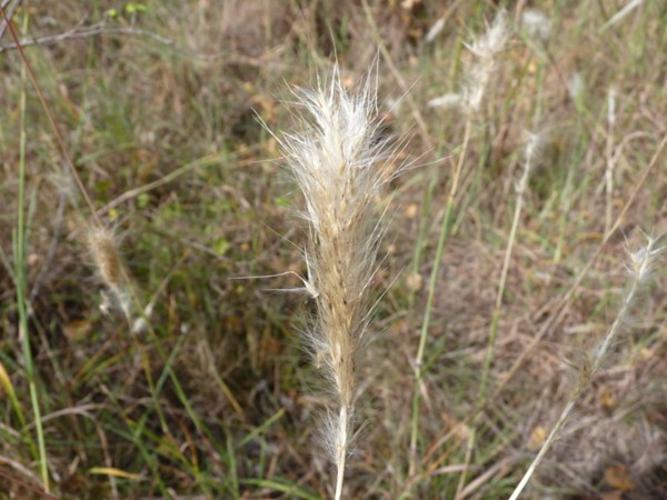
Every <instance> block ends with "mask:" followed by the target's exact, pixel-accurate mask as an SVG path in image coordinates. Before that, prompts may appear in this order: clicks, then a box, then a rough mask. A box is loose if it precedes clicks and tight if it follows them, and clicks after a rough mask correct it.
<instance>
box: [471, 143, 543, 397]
mask: <svg viewBox="0 0 667 500" xmlns="http://www.w3.org/2000/svg"><path fill="white" fill-rule="evenodd" d="M538 141H539V138H538V136H535V135H533V134H531V135H530V136H529V138H528V142H527V144H526V146H525V148H526V149H525V160H524V166H523V173H522V175H521V179H520V180H519V183H518V185H517V190H516V204H515V206H514V216H513V217H512V228H511V229H510V234H509V238H508V239H507V246H506V247H505V257H504V258H503V267H502V270H501V272H500V279H499V281H498V291H497V293H496V302H495V305H494V307H493V315H492V317H491V323H490V325H489V340H488V345H487V348H486V354H485V356H484V365H483V367H482V376H481V382H480V387H479V395H478V404H481V402H482V401H483V400H484V397H485V395H486V385H487V382H488V377H489V370H490V369H491V363H492V361H493V352H494V349H495V344H496V337H497V335H498V322H499V321H500V313H501V310H502V304H503V298H504V296H505V286H506V284H507V274H508V272H509V267H510V260H511V259H512V250H513V249H514V242H515V240H516V233H517V230H518V228H519V222H520V220H521V212H522V210H523V206H524V199H525V193H526V189H527V187H528V178H529V176H530V173H531V170H532V168H533V164H534V162H535V154H536V150H537V147H538Z"/></svg>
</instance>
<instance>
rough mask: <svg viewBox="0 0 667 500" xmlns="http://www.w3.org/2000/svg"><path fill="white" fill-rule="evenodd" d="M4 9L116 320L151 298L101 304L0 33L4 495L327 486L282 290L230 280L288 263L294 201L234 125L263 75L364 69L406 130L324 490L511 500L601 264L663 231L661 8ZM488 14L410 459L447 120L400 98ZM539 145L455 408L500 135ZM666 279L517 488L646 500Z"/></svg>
mask: <svg viewBox="0 0 667 500" xmlns="http://www.w3.org/2000/svg"><path fill="white" fill-rule="evenodd" d="M1 4H2V5H3V6H4V7H5V9H6V11H7V13H8V14H13V26H14V29H15V31H16V33H17V34H18V36H19V37H20V39H21V40H22V43H23V45H24V46H25V54H26V56H27V59H28V61H29V62H30V65H31V67H32V69H33V70H34V76H35V78H36V80H37V82H38V84H39V86H40V87H41V90H42V92H43V94H44V97H45V100H46V103H47V104H48V106H49V107H50V109H51V111H52V113H53V115H54V117H55V121H56V123H57V126H58V127H59V129H60V130H61V131H62V134H63V137H64V143H65V146H66V148H67V150H68V151H69V154H70V155H71V157H72V159H73V161H74V164H75V166H76V168H77V170H78V172H79V174H80V176H81V178H82V180H83V183H84V185H85V187H86V189H87V191H88V193H89V195H90V197H91V199H92V201H93V203H94V206H95V209H96V213H97V215H98V217H99V218H100V219H101V220H102V221H103V222H104V224H106V225H107V226H108V227H112V228H114V229H115V231H116V233H117V235H118V238H119V247H120V251H121V254H122V258H123V261H124V262H125V264H126V265H127V267H128V270H129V274H130V276H131V278H132V280H133V283H134V286H135V288H136V290H137V292H136V293H137V296H138V300H139V302H140V303H141V304H144V305H146V304H149V303H151V304H154V307H153V310H152V313H151V314H150V318H149V319H150V328H143V329H141V331H140V332H138V333H132V332H131V325H129V324H128V322H127V321H125V319H124V318H123V317H122V315H119V314H117V313H115V312H111V313H109V314H104V313H103V312H102V311H101V310H100V305H101V304H102V303H103V294H102V292H103V291H104V290H103V286H102V284H101V282H100V280H99V277H98V276H97V273H96V271H95V269H94V265H93V261H92V259H91V257H90V255H89V253H88V251H87V249H86V244H85V241H86V231H87V227H88V224H89V222H90V220H91V218H92V215H91V213H90V210H89V209H88V208H87V206H86V204H85V203H84V200H83V199H82V197H81V195H80V193H79V192H78V191H77V188H76V185H75V184H74V182H73V180H72V178H71V175H70V174H69V173H68V170H67V165H66V161H65V159H64V158H63V155H62V153H61V151H60V149H59V145H58V142H57V139H56V136H55V135H54V132H53V129H52V127H51V126H50V123H49V121H48V119H47V115H46V114H45V110H44V107H43V106H42V104H41V103H40V100H39V99H38V96H37V94H36V92H35V90H34V88H33V87H32V85H31V82H30V74H29V73H28V72H27V71H26V69H25V67H24V66H23V63H22V59H21V57H20V53H19V52H18V50H17V47H16V44H15V43H14V40H13V38H12V37H11V33H10V32H9V31H7V30H5V28H4V23H3V22H0V33H3V36H2V38H1V39H0V81H1V83H0V208H1V209H2V210H1V212H0V236H1V239H0V250H1V252H0V258H1V261H0V264H1V265H0V332H1V337H0V412H1V419H0V434H1V436H2V438H1V440H0V492H2V495H3V496H5V497H11V498H30V497H40V496H44V495H45V487H44V484H43V483H44V480H43V477H42V476H43V474H44V471H46V472H47V475H48V478H49V491H50V493H51V494H52V495H55V496H57V497H64V498H107V497H111V498H135V497H136V498H138V497H146V496H150V497H152V496H155V497H179V496H183V497H187V498H195V497H196V498H320V497H327V496H329V495H330V494H331V492H330V490H329V487H330V486H329V485H330V484H331V479H330V477H331V473H332V470H331V466H330V464H329V463H328V461H327V459H326V457H325V455H324V454H323V453H322V451H321V450H320V448H319V447H318V444H317V442H318V440H317V437H318V436H317V435H318V430H317V428H318V419H317V414H318V413H321V412H322V411H323V408H325V405H324V403H325V402H326V399H327V396H326V394H325V393H323V392H322V390H321V382H320V381H319V379H320V377H319V374H318V373H317V370H316V369H315V368H314V367H313V366H312V364H311V362H310V360H309V359H308V357H307V356H306V355H305V354H304V352H303V349H302V345H301V344H300V340H299V328H301V327H302V325H303V322H302V320H301V318H303V317H305V316H306V315H307V314H308V312H309V311H310V306H311V304H309V303H308V301H307V300H306V299H305V297H304V296H302V295H296V294H285V293H276V292H274V291H271V289H278V288H290V287H298V286H300V282H299V281H298V279H297V278H295V277H294V276H293V275H290V274H286V275H283V276H279V277H275V278H262V279H232V278H239V277H246V278H247V277H252V276H263V275H272V274H277V273H284V272H285V271H294V272H295V273H300V274H305V272H306V270H305V269H304V266H303V263H302V256H301V252H300V245H302V244H303V242H304V241H305V237H306V234H305V231H304V228H303V227H302V225H301V224H300V223H299V221H298V218H297V217H296V215H295V213H294V209H295V208H298V207H299V204H300V202H301V201H300V199H299V197H298V195H297V193H296V192H295V190H294V186H293V184H292V183H291V181H290V179H289V176H288V175H286V172H285V171H284V165H283V164H282V163H281V161H280V152H279V150H278V147H277V143H276V140H275V139H274V138H272V137H271V135H270V134H269V133H268V132H267V131H266V130H265V129H264V128H263V127H262V126H261V125H260V121H259V120H258V117H259V118H261V120H263V121H264V122H266V123H267V124H268V126H269V127H270V128H271V129H272V130H276V131H280V132H285V131H288V130H290V129H291V127H293V125H294V120H293V119H292V117H291V112H290V100H291V96H290V86H293V85H295V86H306V87H307V86H312V85H313V84H314V83H315V82H316V78H317V75H327V74H329V73H330V72H331V69H332V67H333V64H334V62H335V61H336V60H337V61H338V63H339V64H340V66H341V71H342V78H343V82H344V84H345V85H346V86H349V87H353V86H354V84H355V82H358V81H359V80H360V79H361V78H363V77H364V75H365V74H366V72H367V71H368V69H369V67H371V66H372V65H373V61H374V58H375V57H376V56H377V57H378V58H379V69H378V72H379V74H378V76H379V87H380V88H379V97H380V102H381V106H382V108H381V114H382V117H383V118H382V120H383V127H384V129H385V131H386V133H387V134H389V135H391V136H394V137H407V138H408V139H407V141H406V147H405V148H404V149H403V150H402V153H401V156H402V158H401V159H402V160H405V161H411V162H413V165H414V166H415V168H412V169H410V171H408V172H407V173H405V174H404V175H403V176H402V177H401V178H400V179H398V180H397V181H396V182H395V186H394V188H395V190H396V198H395V201H394V204H393V207H394V211H393V213H392V217H391V226H390V229H389V233H388V236H387V238H386V241H385V242H384V244H383V245H382V249H381V250H382V266H381V268H380V272H379V273H378V274H377V277H376V283H375V284H374V288H375V290H376V291H375V294H376V296H377V297H379V296H380V295H381V294H383V293H384V292H386V295H384V297H383V298H382V300H381V301H380V303H379V305H378V307H377V309H376V312H375V316H374V322H373V332H374V334H375V335H374V336H373V338H372V340H371V341H370V342H369V345H368V347H367V349H366V350H365V352H364V353H363V355H362V356H363V357H362V360H361V362H360V363H359V368H358V369H359V373H360V375H359V379H360V380H361V390H362V397H361V398H360V405H361V406H360V411H359V417H360V423H361V424H362V425H361V431H360V433H359V436H358V438H357V440H356V453H355V455H354V456H353V457H352V458H351V460H350V462H349V466H348V471H347V485H346V488H347V492H346V494H347V497H348V498H392V499H394V498H399V497H403V498H454V497H455V496H456V497H458V498H503V497H506V496H507V495H508V494H509V493H510V492H511V491H512V488H513V487H514V485H515V484H516V483H517V481H518V479H519V478H520V477H521V474H522V473H523V471H524V469H525V467H526V466H527V464H528V463H529V462H530V460H531V459H532V456H533V455H534V453H535V451H536V449H537V448H539V446H540V445H541V443H542V442H543V440H544V438H545V436H546V433H547V432H548V430H549V428H550V426H551V425H552V424H553V422H554V420H555V418H556V417H557V415H558V413H559V412H560V409H561V408H562V405H563V402H564V400H565V399H566V398H567V395H568V393H569V391H570V389H571V387H572V384H573V383H575V382H576V378H577V373H578V371H579V370H581V369H582V366H583V365H584V364H585V357H584V356H583V355H582V353H583V352H586V351H587V350H589V349H591V348H592V347H593V346H595V344H596V342H597V341H598V340H599V339H600V338H601V336H602V335H603V334H604V332H605V331H606V329H607V328H608V326H609V324H610V323H611V321H612V320H613V318H614V315H615V311H616V310H617V308H618V304H619V300H620V297H621V294H622V291H623V284H624V282H625V280H626V270H625V268H624V262H625V261H626V256H625V252H624V248H625V246H626V245H629V246H630V247H633V245H634V244H636V243H638V242H640V241H641V230H644V231H646V232H652V233H653V234H655V235H658V234H661V233H662V232H664V231H665V230H667V206H665V198H666V196H667V163H666V160H665V158H667V156H666V155H665V154H664V153H663V154H662V155H660V154H658V155H657V156H656V157H655V158H654V155H656V152H658V153H659V151H658V149H659V145H660V144H661V141H662V140H663V138H664V137H665V134H667V122H666V121H665V110H666V109H667V85H666V83H665V82H667V52H666V51H665V47H667V5H666V4H665V3H663V2H659V1H648V0H646V1H644V2H642V1H634V0H633V1H630V2H624V1H621V0H610V1H599V0H584V1H572V0H540V1H534V2H532V1H524V0H519V1H516V2H507V1H492V0H475V1H460V0H458V1H436V0H361V1H357V0H339V1H336V2H334V1H328V0H284V1H282V0H190V1H164V2H160V1H150V0H149V1H144V2H125V1H111V0H109V1H103V0H99V1H98V0H90V1H86V2H77V1H73V0H62V1H48V2H35V1H30V0H23V1H17V0H10V1H8V2H7V1H3V2H1ZM628 6H629V7H628ZM500 8H506V9H507V11H508V15H509V18H510V19H511V22H512V27H513V34H512V38H511V40H510V43H509V45H508V46H507V48H506V49H505V50H504V51H503V52H502V53H501V54H500V55H499V56H498V59H497V61H496V71H495V73H494V75H493V78H492V80H491V83H490V86H489V89H488V93H487V95H486V96H485V99H484V102H483V104H482V110H481V111H480V113H479V114H478V116H477V117H476V119H475V121H474V125H473V127H472V132H471V137H470V144H469V149H468V153H467V156H466V163H465V166H464V175H463V178H462V185H461V188H460V190H459V195H458V197H457V199H456V209H455V212H454V214H455V219H454V224H453V228H452V235H451V236H450V238H449V240H448V242H447V245H446V247H445V251H444V255H443V260H442V267H441V268H440V273H439V275H438V276H437V282H436V283H437V287H436V293H435V301H434V307H433V313H432V318H431V323H430V328H429V331H428V338H427V344H426V350H425V353H426V354H425V358H424V362H425V364H426V374H425V378H424V381H423V384H420V385H419V391H420V392H421V397H422V405H421V410H420V413H419V436H418V443H417V444H418V454H417V456H418V460H417V467H416V468H415V469H414V470H410V467H409V465H408V464H409V461H410V449H409V441H410V428H411V420H412V415H411V402H412V398H413V388H414V387H415V382H414V381H415V367H414V360H415V356H416V352H417V346H418V343H419V331H420V327H421V325H422V316H423V312H424V306H425V300H426V293H427V283H428V278H429V274H430V272H431V269H432V268H433V264H434V262H433V259H434V253H435V245H436V242H437V239H438V232H439V230H440V224H441V221H442V218H443V216H444V209H445V206H446V199H447V193H448V191H449V184H450V181H451V172H452V169H453V159H455V158H457V155H458V154H459V153H460V148H461V143H462V139H463V133H464V130H463V128H464V127H463V123H464V121H465V119H464V118H463V117H462V114H461V110H460V109H457V108H456V107H451V108H442V107H434V106H430V105H429V102H431V101H432V100H433V99H435V98H438V97H440V96H443V95H447V94H449V93H452V92H459V90H460V88H461V85H462V79H463V78H464V70H465V67H466V64H467V61H468V60H469V59H470V57H471V55H470V52H469V51H468V50H467V49H466V45H465V44H466V43H470V42H471V41H472V40H473V39H474V37H475V35H476V34H478V33H482V32H483V31H484V30H485V29H486V26H487V23H488V22H490V21H491V20H492V19H493V17H494V15H495V14H496V13H497V11H498V9H500ZM438 28H439V30H438ZM610 108H613V113H610ZM292 111H293V110H292ZM612 115H613V118H610V116H612ZM538 130H539V131H543V132H544V141H543V146H542V148H541V150H540V155H539V159H538V161H537V162H536V165H535V167H534V170H533V172H532V174H531V177H530V181H529V184H528V186H527V190H526V194H525V206H524V209H523V212H522V217H521V220H520V222H519V226H518V232H517V235H516V243H515V244H514V250H513V254H512V259H511V262H510V266H509V271H508V278H507V285H506V291H505V296H504V300H503V303H502V308H501V313H500V315H499V319H498V329H497V332H498V333H497V338H496V342H495V350H494V352H493V356H492V359H491V361H490V362H491V364H490V380H491V382H490V383H491V386H492V388H495V389H497V390H495V391H490V393H491V394H492V395H493V397H492V399H491V400H490V401H489V402H488V404H487V405H486V407H485V408H484V411H483V412H482V413H481V414H480V415H479V417H478V418H476V419H472V418H471V416H472V415H473V414H474V413H475V411H476V409H477V408H478V405H479V398H478V394H479V386H480V372H481V370H482V366H483V364H484V359H485V356H486V352H487V345H488V332H489V325H490V321H491V318H492V315H493V310H494V302H495V300H496V290H497V286H498V280H499V276H500V273H501V268H502V262H503V256H504V253H505V247H506V244H507V240H508V236H509V232H510V228H511V222H512V214H513V211H514V207H515V204H516V191H515V185H516V183H517V181H518V179H519V177H520V173H521V168H522V161H523V160H522V155H523V152H522V149H523V145H524V141H525V133H526V131H538ZM652 159H653V161H652ZM610 165H611V167H610ZM610 169H611V170H612V174H611V178H612V181H613V182H612V184H611V186H612V189H611V190H610V189H609V183H608V180H607V179H608V174H607V171H608V170H610ZM647 169H648V170H647ZM19 194H20V196H19ZM626 205H627V210H625V209H624V207H626ZM21 207H22V208H21ZM21 214H22V215H21ZM19 215H21V217H19ZM619 215H622V217H621V220H620V225H619V227H618V230H617V231H614V232H613V234H610V235H609V237H608V238H605V234H606V231H608V230H609V229H610V228H611V226H612V225H613V222H614V221H615V220H616V218H617V217H619ZM610 216H611V217H610ZM20 242H24V244H20ZM598 250H599V253H597V254H596V252H598ZM591 257H593V258H594V260H592V261H591ZM589 262H590V263H591V265H590V267H589V268H587V267H586V266H587V265H588V263H589ZM582 271H586V272H585V274H581V273H582ZM580 275H581V276H582V279H581V280H580V281H578V277H579V276H580ZM665 279H666V276H665V273H664V272H663V271H662V267H661V266H659V265H658V266H657V267H656V272H655V275H654V277H653V279H652V281H651V284H650V285H648V286H647V287H646V288H645V289H644V293H643V296H642V299H641V301H640V303H639V305H638V306H637V308H636V311H635V313H634V315H633V317H632V322H631V323H629V324H627V325H626V328H625V329H624V332H623V333H622V335H621V337H620V340H619V342H618V343H617V344H616V345H615V346H614V353H613V356H612V358H613V359H612V360H611V361H610V362H609V363H608V364H607V365H606V367H605V369H604V370H603V371H602V372H601V373H600V374H599V375H598V376H596V377H595V380H594V383H593V386H592V388H591V389H589V390H588V391H587V392H586V393H585V395H584V396H583V398H582V400H581V402H580V404H579V405H578V406H577V410H576V412H577V414H576V417H575V418H573V419H572V421H571V423H570V425H569V426H568V427H567V428H566V431H565V433H564V434H563V437H562V439H561V440H559V442H558V444H557V446H556V447H555V448H554V449H553V450H552V451H551V452H550V453H549V455H548V456H547V459H546V461H545V462H544V464H543V465H542V467H541V468H540V470H539V471H538V474H537V476H536V478H535V480H534V481H533V484H532V486H531V489H530V490H529V491H528V493H527V496H529V497H531V496H532V497H534V498H547V497H549V498H602V497H604V498H607V499H621V498H660V497H663V496H664V495H666V494H667V467H666V466H665V464H666V463H667V461H665V452H666V451H667V443H666V442H665V438H666V435H667V404H666V403H665V398H664V394H665V392H664V391H665V389H666V387H665V382H666V380H667V379H666V374H667V365H666V363H665V354H666V340H667V323H666V313H667V308H666V304H667V295H666V294H665V287H664V285H665ZM17 287H18V289H19V291H20V293H19V296H21V297H23V298H22V299H21V300H17ZM20 325H24V327H20ZM544 325H547V327H546V328H545V327H544ZM20 332H23V333H27V336H28V340H29V343H30V345H29V346H27V345H26V335H19V333H20ZM536 339H538V340H539V342H536V341H535V340H536ZM519 359H520V360H522V362H521V364H520V365H519V364H516V362H517V360H519ZM508 375H509V376H508ZM36 408H39V409H40V410H41V421H42V425H41V427H42V431H43V432H42V433H43V450H44V452H43V453H40V442H39V441H40V439H39V438H38V433H37V427H39V426H37V425H36V419H35V410H36ZM40 470H41V471H42V472H41V474H40Z"/></svg>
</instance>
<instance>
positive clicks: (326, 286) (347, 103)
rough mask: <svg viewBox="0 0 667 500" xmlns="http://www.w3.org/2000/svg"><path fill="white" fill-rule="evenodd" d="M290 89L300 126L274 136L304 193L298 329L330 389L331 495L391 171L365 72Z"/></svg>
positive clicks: (344, 444) (349, 414)
mask: <svg viewBox="0 0 667 500" xmlns="http://www.w3.org/2000/svg"><path fill="white" fill-rule="evenodd" d="M294 94H295V96H296V98H297V103H296V105H297V106H298V108H299V109H300V110H301V111H302V112H301V113H299V121H300V124H301V127H300V131H299V132H296V133H294V134H287V135H285V136H283V137H281V138H279V139H278V140H279V142H280V145H281V147H282V150H283V153H284V155H285V157H286V160H287V162H288V164H289V166H290V169H291V172H292V174H293V175H294V178H295V180H296V183H297V184H298V187H299V188H300V191H301V193H302V195H303V198H304V201H305V208H304V210H303V211H302V213H301V214H302V216H303V218H304V219H305V220H306V221H307V223H308V228H309V240H308V245H307V247H306V249H305V251H304V259H305V263H306V267H307V269H308V277H307V279H306V280H304V281H305V282H306V287H305V289H306V290H307V291H308V293H309V294H310V295H311V296H312V298H313V300H314V301H315V303H316V306H317V312H316V317H315V318H314V320H313V322H312V324H311V327H310V328H309V329H308V331H307V334H306V337H307V342H308V344H309V346H310V348H311V349H312V353H313V355H314V357H315V360H316V364H317V365H318V366H319V367H321V368H322V369H323V371H324V373H325V375H326V377H327V379H328V380H329V381H330V383H331V387H332V393H333V395H334V398H335V405H336V408H335V409H334V410H333V411H331V413H330V414H329V418H328V419H327V423H326V425H325V442H326V445H327V448H328V450H329V451H330V453H331V457H332V460H333V461H334V462H335V464H336V467H337V477H336V482H335V498H336V499H338V498H341V496H342V492H343V478H344V473H345V460H346V457H347V455H348V451H349V447H350V441H351V438H352V436H353V435H354V429H353V422H354V409H355V396H356V394H355V388H356V382H355V357H356V354H357V352H358V351H359V349H360V347H361V346H362V344H363V341H364V337H365V335H366V332H367V329H368V326H369V317H370V313H371V309H372V307H370V302H369V298H370V297H369V296H370V295H371V293H370V292H371V287H372V281H373V276H374V274H375V270H376V268H377V266H376V254H377V249H378V243H379V241H380V239H381V237H382V234H383V232H384V224H383V219H384V218H383V216H382V215H383V213H384V211H383V210H382V209H381V208H380V207H381V206H382V204H381V203H380V202H379V200H381V198H380V196H379V195H380V194H381V193H382V191H383V189H384V188H385V186H386V184H387V183H388V182H389V181H390V180H391V179H392V178H393V177H394V176H395V175H396V173H397V172H396V169H395V168H393V165H394V164H395V163H394V161H393V160H394V158H393V156H394V155H393V154H392V153H393V150H392V148H391V146H390V145H389V142H388V139H387V138H384V137H382V136H381V134H380V130H379V121H378V116H377V96H376V86H375V83H374V81H373V80H372V78H371V77H368V78H367V79H366V82H365V84H364V85H362V86H361V88H360V89H359V90H358V91H357V92H350V91H348V90H346V89H345V88H344V87H343V85H342V83H341V80H340V74H339V71H338V69H337V68H336V69H334V71H333V75H332V77H331V79H330V81H329V82H328V83H326V84H323V83H322V82H319V81H318V85H317V87H316V89H315V90H313V91H307V90H297V91H295V92H294Z"/></svg>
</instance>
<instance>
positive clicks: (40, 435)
mask: <svg viewBox="0 0 667 500" xmlns="http://www.w3.org/2000/svg"><path fill="white" fill-rule="evenodd" d="M27 22H28V18H27V16H26V17H25V18H24V21H23V29H24V31H25V30H26V29H27ZM21 81H22V82H23V83H25V81H26V66H25V64H23V65H22V66H21ZM19 111H20V135H19V185H18V207H17V221H16V242H15V254H14V264H15V267H16V305H17V308H18V316H19V340H20V342H21V347H22V350H23V362H24V364H25V372H26V377H27V379H28V386H29V388H30V401H31V404H32V410H33V415H34V419H35V429H36V431H37V446H38V449H39V470H40V475H41V477H42V483H43V484H44V489H45V490H46V492H47V493H48V492H49V473H48V469H47V461H46V445H45V444H44V429H43V427H42V414H41V411H40V407H39V393H38V388H37V383H36V380H35V370H34V365H33V360H32V351H31V348H30V335H29V332H28V308H27V305H26V289H27V284H26V281H27V280H26V262H25V256H26V235H25V177H26V172H25V171H26V168H25V156H26V155H25V151H26V128H25V115H26V92H25V85H22V86H21V94H20V98H19Z"/></svg>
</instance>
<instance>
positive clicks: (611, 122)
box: [604, 87, 616, 234]
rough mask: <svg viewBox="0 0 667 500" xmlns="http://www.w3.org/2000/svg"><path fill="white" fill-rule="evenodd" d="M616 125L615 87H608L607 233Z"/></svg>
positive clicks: (609, 218) (611, 214) (610, 220)
mask: <svg viewBox="0 0 667 500" xmlns="http://www.w3.org/2000/svg"><path fill="white" fill-rule="evenodd" d="M615 125H616V89H614V88H613V87H612V88H610V89H609V93H608V94H607V144H606V156H607V165H606V168H605V187H606V200H607V203H606V209H605V225H604V232H605V234H607V233H608V232H609V230H610V229H611V223H612V216H613V210H614V207H613V203H614V167H615V163H616V158H615V156H614V129H615Z"/></svg>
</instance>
